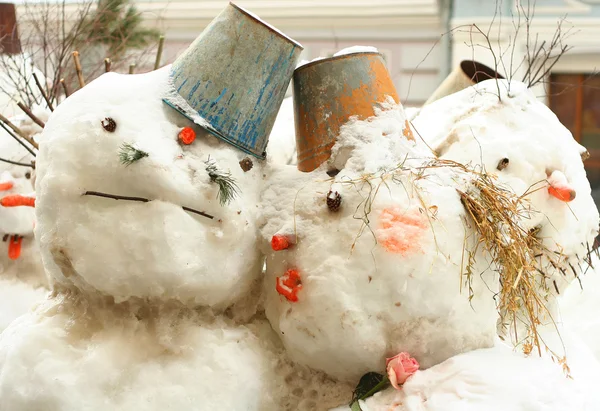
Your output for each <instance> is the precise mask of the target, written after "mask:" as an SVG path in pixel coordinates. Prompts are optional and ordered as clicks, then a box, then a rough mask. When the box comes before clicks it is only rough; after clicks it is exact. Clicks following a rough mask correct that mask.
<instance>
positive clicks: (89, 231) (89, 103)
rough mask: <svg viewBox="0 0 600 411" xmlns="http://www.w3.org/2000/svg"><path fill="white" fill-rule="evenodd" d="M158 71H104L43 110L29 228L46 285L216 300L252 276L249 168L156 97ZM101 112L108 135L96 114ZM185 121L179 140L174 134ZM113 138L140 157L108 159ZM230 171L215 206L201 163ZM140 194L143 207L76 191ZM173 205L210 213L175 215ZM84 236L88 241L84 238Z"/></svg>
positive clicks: (252, 177)
mask: <svg viewBox="0 0 600 411" xmlns="http://www.w3.org/2000/svg"><path fill="white" fill-rule="evenodd" d="M168 73H169V67H166V68H163V69H161V70H158V71H155V72H152V73H148V74H141V75H119V74H113V73H109V74H106V75H103V76H102V77H100V78H99V79H98V80H96V81H94V82H93V83H90V84H89V85H88V86H86V87H85V89H83V90H81V91H79V92H77V93H75V94H73V95H72V96H71V97H70V98H69V99H67V100H66V101H65V102H64V103H62V104H61V105H60V106H59V107H58V108H57V109H56V110H55V111H54V113H53V115H52V117H51V118H50V120H49V122H48V123H47V125H46V128H45V130H44V134H43V137H44V140H45V141H44V144H43V145H42V147H41V151H40V155H39V156H38V173H37V183H36V189H37V192H38V203H37V207H36V212H37V216H38V225H37V227H36V233H37V235H38V238H39V239H40V243H41V248H42V258H43V260H44V264H45V266H46V267H47V269H48V271H49V275H50V276H51V277H52V278H53V280H54V281H56V282H58V283H60V284H61V285H64V286H68V287H71V286H74V287H76V288H78V289H81V290H85V291H93V290H97V291H99V292H101V293H103V294H107V295H111V296H113V297H114V298H115V300H116V301H123V300H126V299H127V298H130V297H143V298H160V299H170V298H173V299H177V300H179V301H182V302H184V303H189V304H191V305H195V304H198V305H210V306H213V307H217V308H225V307H227V306H228V305H230V304H231V303H233V302H234V301H235V300H237V299H239V298H240V296H242V295H243V294H244V293H246V292H248V290H249V289H250V286H251V285H252V283H253V281H255V280H256V279H257V278H258V276H259V275H260V271H261V270H260V268H261V261H260V260H261V258H260V252H259V251H258V250H257V246H256V245H257V236H256V234H255V214H256V208H257V207H256V204H257V202H258V194H259V186H260V183H261V181H262V179H261V176H262V174H261V164H260V162H259V161H257V160H254V167H253V168H252V169H251V170H250V171H248V172H244V171H243V170H242V169H241V167H240V165H239V162H240V160H242V159H243V158H244V157H246V155H244V154H243V153H241V152H239V151H237V150H235V149H232V148H231V146H229V145H227V144H225V143H223V142H221V141H220V140H217V139H216V138H215V137H212V136H211V135H209V134H208V133H205V132H203V131H202V129H201V128H199V127H196V126H194V125H193V124H191V122H189V121H188V120H186V119H185V118H184V117H183V116H181V115H180V114H178V113H177V112H175V111H174V110H172V109H170V108H169V107H168V106H167V105H166V104H164V103H163V102H162V97H164V96H165V95H166V93H167V92H168V91H167V90H168V87H167V84H168ZM107 117H110V118H112V119H113V120H114V121H115V122H116V124H117V128H116V130H115V132H112V133H111V132H108V131H106V130H104V128H103V127H102V125H101V122H102V121H103V120H104V119H105V118H107ZM184 126H189V127H193V128H194V129H195V130H196V133H197V138H196V140H195V141H194V142H193V143H192V144H191V145H187V146H186V145H183V144H181V143H180V142H179V141H178V133H179V131H180V130H181V129H182V128H183V127H184ZM124 143H128V144H131V145H134V146H135V147H136V148H138V149H140V150H143V151H145V152H147V153H148V157H145V158H142V159H141V160H139V161H137V162H136V163H134V164H131V165H129V166H126V165H124V164H122V163H121V162H120V159H119V151H120V149H121V147H122V145H123V144H124ZM208 161H213V162H214V164H215V165H216V166H217V167H218V168H219V170H221V171H223V172H229V173H231V175H232V177H233V178H234V179H235V180H236V183H237V185H238V186H239V188H240V190H239V195H238V196H237V197H236V198H235V199H234V200H233V201H231V203H230V204H226V205H223V206H222V205H220V203H219V200H218V199H217V193H218V186H217V184H215V183H212V182H211V181H210V178H209V176H208V172H207V171H206V167H207V164H206V162H208ZM86 191H99V192H103V193H108V194H113V195H121V196H134V197H142V198H146V199H149V200H153V201H150V202H147V203H144V202H133V201H123V200H119V201H117V200H113V199H107V198H99V197H95V196H84V195H83V194H84V193H85V192H86ZM182 206H186V207H190V208H192V209H195V210H198V211H202V212H205V213H208V214H210V215H212V216H214V219H209V218H206V217H203V216H199V215H197V214H194V213H191V212H186V211H184V210H183V209H182ZM92 239H93V240H92Z"/></svg>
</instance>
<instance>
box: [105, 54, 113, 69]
mask: <svg viewBox="0 0 600 411" xmlns="http://www.w3.org/2000/svg"><path fill="white" fill-rule="evenodd" d="M111 64H112V62H111V61H110V59H109V58H108V57H107V58H105V59H104V72H105V73H108V72H109V71H110V65H111Z"/></svg>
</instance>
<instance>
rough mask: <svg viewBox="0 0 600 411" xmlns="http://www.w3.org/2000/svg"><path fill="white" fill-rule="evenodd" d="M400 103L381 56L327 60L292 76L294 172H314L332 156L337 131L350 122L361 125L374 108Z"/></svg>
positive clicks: (363, 54)
mask: <svg viewBox="0 0 600 411" xmlns="http://www.w3.org/2000/svg"><path fill="white" fill-rule="evenodd" d="M388 96H389V97H392V98H393V99H394V101H395V102H396V103H399V102H400V99H399V98H398V93H397V92H396V88H395V87H394V83H393V82H392V79H391V77H390V75H389V73H388V71H387V69H386V67H385V61H384V60H383V56H382V55H381V54H379V53H375V52H359V53H351V54H346V55H341V56H337V57H331V58H327V59H323V60H318V61H314V62H312V63H309V64H306V65H304V66H301V67H299V68H297V69H296V71H294V114H295V123H296V148H297V152H298V154H297V156H298V170H300V171H306V172H309V171H313V170H314V169H316V168H317V167H319V166H320V165H321V164H323V162H325V161H326V160H327V159H328V158H329V157H330V156H331V148H332V147H333V145H334V144H335V141H336V139H337V137H338V135H339V134H340V128H341V127H342V125H343V124H344V123H346V122H347V121H348V120H349V119H350V117H352V116H357V117H358V118H359V119H361V120H364V119H366V118H368V117H371V116H373V115H374V114H375V110H374V109H375V107H376V106H377V104H378V103H382V102H384V101H385V100H386V99H387V98H388Z"/></svg>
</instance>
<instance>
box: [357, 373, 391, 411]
mask: <svg viewBox="0 0 600 411" xmlns="http://www.w3.org/2000/svg"><path fill="white" fill-rule="evenodd" d="M389 385H390V380H389V379H388V377H387V375H382V374H379V373H376V372H368V373H366V374H365V375H363V376H362V377H361V379H360V381H359V382H358V385H357V386H356V389H355V390H354V392H353V393H352V401H350V409H351V410H352V411H362V408H361V407H360V403H359V400H365V399H367V398H369V397H370V396H372V395H374V394H376V393H378V392H379V391H382V390H383V389H385V388H387V387H388V386H389Z"/></svg>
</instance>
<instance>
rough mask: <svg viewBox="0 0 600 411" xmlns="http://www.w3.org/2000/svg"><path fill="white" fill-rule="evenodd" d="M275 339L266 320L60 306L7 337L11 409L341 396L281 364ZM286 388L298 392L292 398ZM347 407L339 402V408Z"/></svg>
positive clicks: (0, 341)
mask: <svg viewBox="0 0 600 411" xmlns="http://www.w3.org/2000/svg"><path fill="white" fill-rule="evenodd" d="M271 335H272V331H271V329H270V328H269V326H268V324H267V323H266V322H264V321H257V322H255V323H253V324H250V325H248V326H237V325H235V324H233V323H232V322H231V321H229V320H227V319H224V318H214V317H211V315H210V314H208V313H206V312H203V311H199V310H198V311H191V310H188V309H186V308H184V307H181V306H179V305H177V304H170V305H169V304H165V305H156V306H153V307H147V306H144V305H141V304H136V303H133V302H132V303H124V304H121V305H119V306H114V305H111V304H106V305H103V304H101V303H98V302H94V303H90V302H88V301H83V300H78V299H76V298H72V297H69V296H66V297H61V298H57V299H55V300H54V301H50V302H48V303H46V304H44V305H43V306H41V307H39V308H38V310H37V311H36V313H35V315H30V316H25V317H22V318H21V319H19V320H18V321H16V322H15V323H14V324H13V325H12V326H11V327H10V328H9V329H8V330H6V331H5V332H4V333H3V334H1V335H0V363H1V364H2V374H3V375H4V376H6V377H7V378H3V379H2V380H0V396H1V397H2V406H3V408H6V409H10V410H13V411H18V410H25V409H27V410H30V409H44V410H48V411H53V410H61V411H66V410H81V409H89V410H101V409H111V410H123V411H125V410H132V409H135V410H140V411H146V410H153V411H154V410H164V409H174V410H186V409H194V410H199V411H204V410H206V411H209V410H210V411H213V410H242V409H243V410H254V411H268V410H272V411H278V410H289V411H292V410H305V411H309V410H314V409H315V404H316V401H317V400H318V399H319V398H320V397H322V396H331V395H332V394H330V393H329V394H328V393H326V392H325V393H324V391H325V390H329V391H330V392H333V391H335V387H333V386H332V382H331V381H327V379H324V378H323V377H318V376H315V374H314V373H312V374H311V373H309V372H306V371H303V370H302V369H299V368H296V369H292V368H291V365H290V364H289V363H287V362H285V361H283V360H281V359H280V358H279V354H280V351H281V348H280V347H277V346H275V345H274V344H273V343H272V342H271V340H273V338H272V337H271ZM284 385H287V386H289V387H294V388H293V389H292V388H290V390H289V391H290V392H286V393H285V395H284V394H283V393H282V391H283V390H282V387H283V386H284ZM17 387H18V388H17ZM291 391H294V394H292V393H291ZM344 395H348V392H344ZM342 401H343V397H342V396H338V398H335V402H333V404H336V403H341V402H342ZM325 402H327V400H326V401H325ZM330 404H331V403H330Z"/></svg>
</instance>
